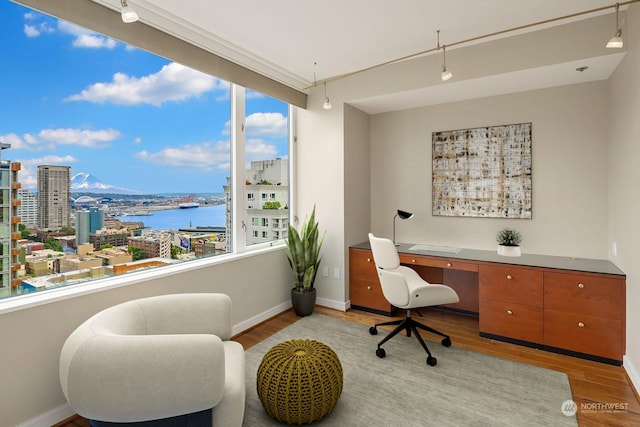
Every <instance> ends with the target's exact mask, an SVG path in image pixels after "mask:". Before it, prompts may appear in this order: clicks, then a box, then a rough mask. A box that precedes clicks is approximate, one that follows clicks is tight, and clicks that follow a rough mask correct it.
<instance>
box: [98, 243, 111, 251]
mask: <svg viewBox="0 0 640 427" xmlns="http://www.w3.org/2000/svg"><path fill="white" fill-rule="evenodd" d="M112 247H113V245H111V244H109V243H105V244H104V245H100V250H103V249H108V248H112Z"/></svg>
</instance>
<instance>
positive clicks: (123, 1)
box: [120, 0, 140, 24]
mask: <svg viewBox="0 0 640 427" xmlns="http://www.w3.org/2000/svg"><path fill="white" fill-rule="evenodd" d="M120 5H121V6H122V9H121V10H120V16H122V22H124V23H125V24H130V23H132V22H136V21H137V20H138V19H140V18H139V17H138V14H137V13H136V11H135V10H133V8H131V7H130V6H129V5H128V4H127V0H120Z"/></svg>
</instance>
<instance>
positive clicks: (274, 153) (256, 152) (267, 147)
mask: <svg viewBox="0 0 640 427" xmlns="http://www.w3.org/2000/svg"><path fill="white" fill-rule="evenodd" d="M244 150H245V153H244V154H245V158H246V160H247V163H249V162H251V161H253V160H270V159H275V158H276V157H278V149H277V148H276V146H275V145H273V144H268V143H266V142H265V141H264V140H262V139H255V138H254V139H248V140H247V141H246V144H245V148H244Z"/></svg>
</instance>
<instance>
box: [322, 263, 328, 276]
mask: <svg viewBox="0 0 640 427" xmlns="http://www.w3.org/2000/svg"><path fill="white" fill-rule="evenodd" d="M322 275H323V276H324V277H329V267H326V266H325V267H322Z"/></svg>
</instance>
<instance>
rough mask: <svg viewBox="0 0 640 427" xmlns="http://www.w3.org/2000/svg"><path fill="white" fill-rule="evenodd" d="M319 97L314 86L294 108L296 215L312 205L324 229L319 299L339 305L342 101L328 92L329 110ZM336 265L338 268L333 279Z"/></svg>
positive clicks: (342, 260)
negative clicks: (306, 98) (303, 107)
mask: <svg viewBox="0 0 640 427" xmlns="http://www.w3.org/2000/svg"><path fill="white" fill-rule="evenodd" d="M329 94H330V95H331V92H329ZM323 101H324V92H323V90H322V88H316V89H314V90H312V91H311V93H310V95H309V103H308V109H307V110H300V111H299V112H298V122H297V128H298V134H297V136H298V138H297V140H298V141H297V143H296V162H297V170H296V172H297V176H296V179H297V187H296V200H297V208H296V213H295V215H297V216H298V218H299V219H300V221H302V220H304V218H305V216H307V215H308V214H309V213H310V212H311V210H312V209H313V206H314V205H315V206H316V217H317V220H318V223H319V228H320V231H321V232H325V238H324V243H323V246H322V252H321V254H322V263H321V266H320V272H319V273H318V275H317V277H316V284H315V287H316V289H317V295H318V299H319V302H320V303H321V304H323V305H328V306H330V307H332V308H337V309H344V307H345V305H344V304H345V301H346V295H345V293H346V292H345V274H346V273H345V245H344V225H345V219H344V215H345V202H344V194H345V187H344V182H345V171H344V163H345V153H344V131H343V107H344V104H342V103H341V102H338V101H337V100H335V101H334V98H333V97H332V101H333V109H331V110H323V109H322V103H323ZM297 226H299V224H297ZM323 267H327V268H328V270H329V271H328V273H329V274H328V276H326V277H325V276H323V275H322V270H323ZM335 269H338V270H337V271H338V273H337V275H338V276H339V277H337V278H336V277H335ZM336 302H337V303H336Z"/></svg>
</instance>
